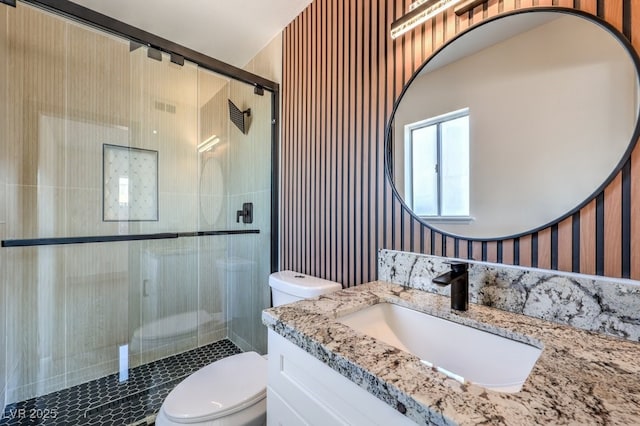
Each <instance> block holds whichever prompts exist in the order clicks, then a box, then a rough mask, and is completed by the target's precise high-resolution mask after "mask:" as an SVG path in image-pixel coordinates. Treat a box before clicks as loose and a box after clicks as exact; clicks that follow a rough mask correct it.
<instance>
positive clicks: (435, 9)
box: [390, 0, 462, 38]
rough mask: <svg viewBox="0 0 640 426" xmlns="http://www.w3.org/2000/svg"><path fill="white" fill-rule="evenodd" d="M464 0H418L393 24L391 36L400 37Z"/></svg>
mask: <svg viewBox="0 0 640 426" xmlns="http://www.w3.org/2000/svg"><path fill="white" fill-rule="evenodd" d="M461 1H462V0H417V1H414V2H413V3H411V5H409V12H408V13H406V14H405V15H403V16H402V17H401V18H400V19H398V20H397V21H394V22H393V23H392V24H391V32H390V35H391V38H398V37H400V36H401V35H402V34H404V33H406V32H408V31H411V30H412V29H414V28H415V27H417V26H418V25H421V24H422V23H424V22H426V21H428V20H429V19H431V18H433V17H434V16H436V15H437V14H439V13H441V12H443V11H445V10H447V9H448V8H450V7H452V6H455V5H456V4H458V3H460V2H461Z"/></svg>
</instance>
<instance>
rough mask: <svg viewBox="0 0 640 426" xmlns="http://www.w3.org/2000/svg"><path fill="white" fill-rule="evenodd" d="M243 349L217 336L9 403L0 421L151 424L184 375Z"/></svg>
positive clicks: (3, 425) (9, 425)
mask: <svg viewBox="0 0 640 426" xmlns="http://www.w3.org/2000/svg"><path fill="white" fill-rule="evenodd" d="M240 352H242V351H241V350H240V349H239V348H238V347H237V346H236V345H234V344H233V343H232V342H231V341H230V340H221V341H219V342H215V343H212V344H210V345H207V346H203V347H201V348H197V349H194V350H191V351H189V352H184V353H181V354H179V355H175V356H172V357H170V358H165V359H161V360H159V361H155V362H153V363H150V364H146V365H142V366H140V367H136V368H133V369H131V370H130V371H129V380H128V381H126V382H123V383H119V382H118V375H117V374H112V375H110V376H107V377H103V378H100V379H97V380H94V381H92V382H88V383H83V384H81V385H78V386H74V387H72V388H68V389H63V390H61V391H58V392H54V393H51V394H49V395H44V396H41V397H38V398H33V399H29V400H27V401H22V402H18V403H15V404H10V405H9V406H7V407H6V408H5V411H4V413H3V415H2V418H0V426H15V425H55V426H58V425H118V426H122V425H131V424H136V425H140V424H148V423H152V422H153V419H154V418H155V414H156V413H157V411H158V410H159V409H160V406H161V405H162V401H163V400H164V398H165V397H166V396H167V395H168V394H169V392H170V391H171V389H173V388H174V386H175V385H177V384H178V383H179V382H180V381H181V380H182V379H184V378H185V377H186V376H188V375H189V374H191V373H193V372H194V371H196V370H198V369H200V368H202V367H204V366H205V365H208V364H210V363H212V362H214V361H217V360H219V359H222V358H224V357H227V356H230V355H234V354H237V353H240Z"/></svg>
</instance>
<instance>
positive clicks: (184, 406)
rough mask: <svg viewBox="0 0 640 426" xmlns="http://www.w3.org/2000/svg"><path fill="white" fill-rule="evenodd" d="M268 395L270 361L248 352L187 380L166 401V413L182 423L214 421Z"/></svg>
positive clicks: (164, 407)
mask: <svg viewBox="0 0 640 426" xmlns="http://www.w3.org/2000/svg"><path fill="white" fill-rule="evenodd" d="M266 393H267V361H266V360H265V359H264V358H263V357H261V356H260V355H258V354H257V353H256V352H245V353H241V354H237V355H233V356H230V357H227V358H224V359H221V360H219V361H216V362H214V363H213V364H209V365H208V366H206V367H204V368H201V369H200V370H198V371H196V372H195V373H193V374H192V375H190V376H189V377H187V378H186V379H184V380H183V381H182V382H181V383H180V384H179V385H178V386H176V387H175V388H174V389H173V390H172V391H171V392H170V393H169V395H168V396H167V398H166V399H165V400H164V404H163V410H164V413H165V414H166V416H167V417H168V418H169V419H171V420H173V421H175V422H179V423H193V422H196V421H203V420H213V419H217V418H219V417H223V416H227V415H230V414H233V413H234V412H236V411H240V410H243V409H244V408H246V407H249V406H251V405H253V404H255V403H256V402H258V401H260V400H261V399H263V398H265V396H266Z"/></svg>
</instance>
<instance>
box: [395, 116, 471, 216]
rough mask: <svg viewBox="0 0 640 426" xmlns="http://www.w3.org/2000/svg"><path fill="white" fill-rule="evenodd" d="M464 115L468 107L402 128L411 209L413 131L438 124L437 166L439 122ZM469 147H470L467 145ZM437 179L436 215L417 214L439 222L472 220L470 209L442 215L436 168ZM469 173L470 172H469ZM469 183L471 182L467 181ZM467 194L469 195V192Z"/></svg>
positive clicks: (407, 194)
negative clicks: (467, 211)
mask: <svg viewBox="0 0 640 426" xmlns="http://www.w3.org/2000/svg"><path fill="white" fill-rule="evenodd" d="M465 116H469V108H463V109H459V110H457V111H452V112H448V113H446V114H442V115H438V116H436V117H431V118H427V119H425V120H421V121H417V122H415V123H410V124H407V125H405V128H404V129H405V130H404V142H405V149H404V154H405V158H404V164H405V167H404V170H405V177H404V182H405V201H406V202H407V204H408V205H409V207H410V208H411V209H412V210H413V195H414V191H413V140H412V135H413V131H414V130H416V129H420V128H423V127H429V126H433V125H438V140H437V150H438V154H437V155H438V166H439V165H440V164H441V163H442V159H441V155H442V139H441V137H440V134H441V133H440V124H442V123H444V122H447V121H451V120H455V119H457V118H460V117H465ZM469 149H471V147H470V146H469ZM469 168H471V165H469ZM436 173H437V180H438V184H437V186H438V189H437V191H438V194H437V195H438V201H437V206H438V215H437V216H425V215H419V216H420V218H422V219H425V220H428V221H429V222H440V223H447V222H448V223H470V222H472V221H473V220H474V218H473V217H472V216H471V211H469V214H468V215H461V216H445V215H442V214H441V212H442V180H441V177H440V170H438V171H437V172H436ZM469 175H470V173H469ZM469 184H471V183H470V182H469ZM469 192H471V188H470V187H469ZM469 196H471V195H470V194H469ZM469 210H471V205H470V204H469Z"/></svg>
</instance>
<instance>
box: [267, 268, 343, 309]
mask: <svg viewBox="0 0 640 426" xmlns="http://www.w3.org/2000/svg"><path fill="white" fill-rule="evenodd" d="M269 286H271V295H272V297H273V306H280V305H284V304H285V303H292V302H297V301H298V300H302V299H308V298H310V297H316V296H320V295H321V294H326V293H331V292H334V291H337V290H341V289H342V285H340V283H337V282H335V281H328V280H324V279H322V278H318V277H312V276H311V275H306V274H301V273H299V272H294V271H280V272H274V273H273V274H271V275H270V276H269Z"/></svg>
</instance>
